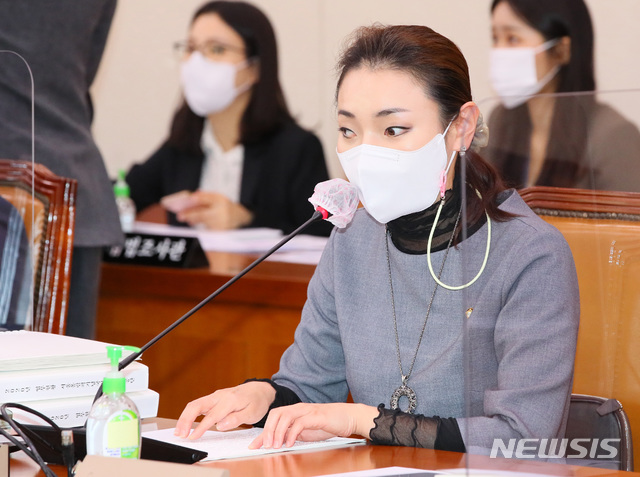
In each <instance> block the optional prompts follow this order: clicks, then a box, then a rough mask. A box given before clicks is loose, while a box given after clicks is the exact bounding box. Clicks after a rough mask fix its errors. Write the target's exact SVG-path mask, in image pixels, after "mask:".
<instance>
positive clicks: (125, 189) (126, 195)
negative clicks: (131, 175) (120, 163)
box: [113, 170, 136, 233]
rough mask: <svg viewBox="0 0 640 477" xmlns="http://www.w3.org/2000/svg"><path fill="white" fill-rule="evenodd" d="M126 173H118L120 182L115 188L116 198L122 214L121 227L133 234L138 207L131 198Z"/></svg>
mask: <svg viewBox="0 0 640 477" xmlns="http://www.w3.org/2000/svg"><path fill="white" fill-rule="evenodd" d="M124 178H125V172H124V171H123V170H120V171H118V180H117V181H116V183H115V185H114V186H113V193H114V195H115V196H116V206H117V207H118V214H120V225H121V227H122V231H123V232H125V233H126V232H133V224H134V222H135V221H136V205H135V204H134V203H133V200H131V197H130V191H129V184H127V182H126V181H125V180H124Z"/></svg>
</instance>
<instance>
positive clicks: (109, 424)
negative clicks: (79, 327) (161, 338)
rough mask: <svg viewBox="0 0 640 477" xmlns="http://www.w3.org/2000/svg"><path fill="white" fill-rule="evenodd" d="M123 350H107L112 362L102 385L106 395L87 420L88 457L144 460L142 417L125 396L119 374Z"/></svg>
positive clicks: (94, 404)
mask: <svg viewBox="0 0 640 477" xmlns="http://www.w3.org/2000/svg"><path fill="white" fill-rule="evenodd" d="M122 349H123V347H122V346H107V355H108V356H109V359H110V360H111V371H109V372H108V373H107V375H106V377H105V378H104V381H103V382H102V392H103V393H104V394H103V395H102V396H101V397H100V399H98V400H97V401H96V402H95V403H93V406H92V407H91V411H90V412H89V419H88V420H87V454H89V455H103V456H108V457H124V458H129V459H139V458H140V444H141V440H142V436H141V434H140V414H139V412H138V408H137V407H136V405H135V403H134V402H133V401H132V400H131V399H129V398H128V397H127V395H126V394H125V388H126V380H125V377H124V375H123V374H122V373H121V372H120V371H118V363H119V361H120V357H121V356H122Z"/></svg>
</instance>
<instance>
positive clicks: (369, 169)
mask: <svg viewBox="0 0 640 477" xmlns="http://www.w3.org/2000/svg"><path fill="white" fill-rule="evenodd" d="M450 126H451V123H449V125H448V126H447V128H446V129H445V131H444V133H439V134H437V135H436V136H435V137H434V138H433V139H432V140H431V141H429V142H428V143H427V144H425V145H424V146H422V147H421V148H420V149H417V150H415V151H401V150H398V149H391V148H388V147H381V146H373V145H371V144H360V145H359V146H356V147H353V148H351V149H349V150H347V151H344V152H337V151H336V152H337V154H338V159H339V160H340V164H341V165H342V168H343V169H344V172H345V174H346V175H347V178H348V179H349V181H350V182H351V183H352V184H353V185H354V186H356V188H357V189H358V195H359V198H360V201H361V202H362V204H363V205H364V208H365V209H366V210H367V212H369V214H371V216H372V217H373V218H374V219H376V220H377V221H378V222H380V223H382V224H386V223H388V222H391V221H392V220H395V219H397V218H398V217H402V216H404V215H408V214H412V213H414V212H420V211H421V210H425V209H426V208H428V207H430V206H431V205H433V203H434V202H435V201H436V200H437V198H438V194H440V193H441V190H443V188H444V184H445V182H446V178H447V174H448V172H449V168H450V167H451V163H452V162H453V158H454V157H455V154H456V151H453V152H452V154H451V157H450V158H449V162H448V163H447V148H446V145H445V141H444V136H445V135H446V134H447V131H448V130H449V127H450ZM443 181H444V182H443Z"/></svg>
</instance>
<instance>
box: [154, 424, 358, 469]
mask: <svg viewBox="0 0 640 477" xmlns="http://www.w3.org/2000/svg"><path fill="white" fill-rule="evenodd" d="M173 431H174V429H162V430H160V431H151V432H143V436H144V437H148V438H150V439H155V440H158V441H163V442H169V443H171V444H176V445H179V446H183V447H188V448H190V449H197V450H201V451H204V452H207V453H208V454H209V455H208V456H207V457H205V458H204V459H202V462H204V461H209V460H220V459H235V458H237V457H254V456H258V455H264V454H274V453H277V452H286V451H294V450H295V451H297V450H309V449H312V450H321V449H326V448H330V447H340V446H346V445H353V444H363V443H364V442H365V439H351V438H345V437H333V438H331V439H327V440H326V441H320V442H302V441H296V443H295V444H294V445H293V446H291V447H283V448H280V449H249V444H250V443H251V441H253V440H254V439H255V438H256V437H257V436H258V435H259V434H260V433H261V432H262V429H260V428H257V427H254V428H251V429H241V430H237V431H227V432H220V431H207V432H205V433H204V435H203V436H202V437H201V438H200V439H198V440H195V441H190V440H188V439H183V438H181V437H176V436H174V435H173Z"/></svg>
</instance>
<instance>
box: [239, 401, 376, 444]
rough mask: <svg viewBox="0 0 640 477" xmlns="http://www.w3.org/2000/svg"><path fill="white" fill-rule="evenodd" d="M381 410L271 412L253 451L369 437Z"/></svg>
mask: <svg viewBox="0 0 640 477" xmlns="http://www.w3.org/2000/svg"><path fill="white" fill-rule="evenodd" d="M377 416H378V409H376V408H375V407H372V406H366V405H364V404H352V403H329V404H309V403H298V404H293V405H291V406H283V407H278V408H275V409H272V410H271V411H270V412H269V417H268V418H267V422H266V424H265V426H264V431H263V432H262V434H260V435H259V436H258V437H256V438H255V439H254V441H253V442H252V443H251V444H250V445H249V448H250V449H259V448H260V447H264V448H266V449H269V448H274V449H279V448H280V447H282V446H283V445H284V446H285V447H291V446H292V445H293V444H294V442H295V441H296V440H302V441H321V440H325V439H329V438H330V437H334V436H340V437H348V436H350V435H353V434H356V435H360V436H363V437H369V431H370V430H371V429H372V428H373V420H374V419H375V418H376V417H377Z"/></svg>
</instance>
